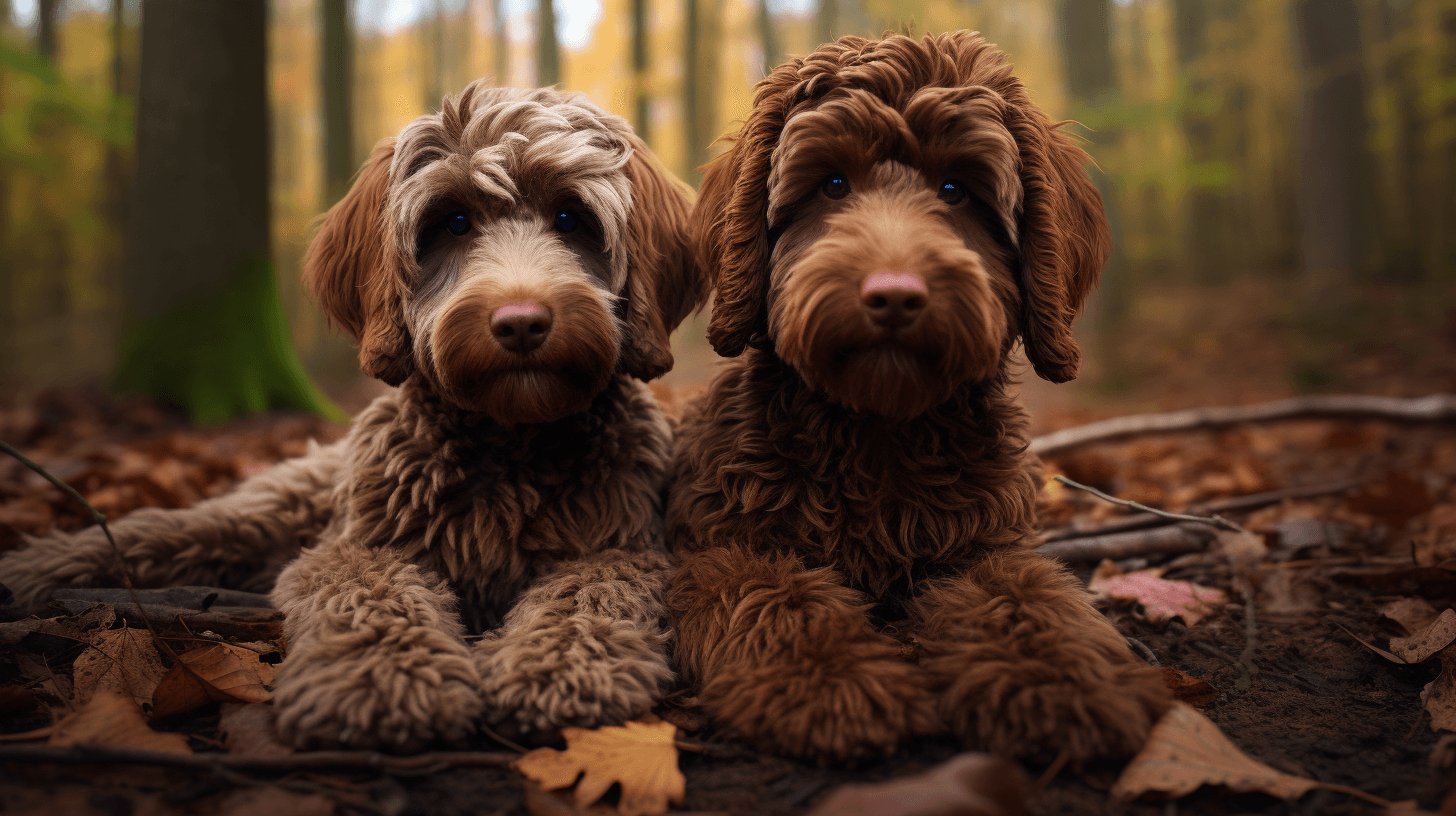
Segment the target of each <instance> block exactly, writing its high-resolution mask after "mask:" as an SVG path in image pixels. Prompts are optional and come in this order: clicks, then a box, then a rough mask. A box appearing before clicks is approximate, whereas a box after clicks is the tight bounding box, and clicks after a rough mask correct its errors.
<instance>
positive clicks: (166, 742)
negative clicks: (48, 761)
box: [50, 688, 192, 754]
mask: <svg viewBox="0 0 1456 816" xmlns="http://www.w3.org/2000/svg"><path fill="white" fill-rule="evenodd" d="M50 744H51V745H57V746H68V745H90V746H95V747H100V748H131V749H135V750H139V751H162V752H165V753H169V754H190V753H192V749H191V748H189V747H187V738H186V737H184V736H182V735H181V734H169V733H164V732H159V731H153V730H152V729H151V728H150V727H148V726H147V721H146V718H145V717H143V716H142V708H141V706H139V705H137V702H136V700H135V699H134V698H133V697H132V696H131V695H129V694H124V693H120V692H116V691H112V690H110V689H105V688H101V689H97V690H96V693H95V694H94V695H92V697H91V701H90V702H88V703H86V705H84V706H82V707H81V708H79V709H77V710H76V711H74V712H72V713H71V714H69V715H67V716H66V717H65V718H64V719H62V720H61V721H60V722H58V723H56V730H55V733H53V734H52V735H51V738H50Z"/></svg>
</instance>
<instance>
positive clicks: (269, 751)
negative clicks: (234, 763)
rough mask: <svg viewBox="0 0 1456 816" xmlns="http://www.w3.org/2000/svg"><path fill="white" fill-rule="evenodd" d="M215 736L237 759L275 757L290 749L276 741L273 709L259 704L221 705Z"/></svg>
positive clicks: (290, 751) (290, 747)
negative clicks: (237, 756) (216, 735)
mask: <svg viewBox="0 0 1456 816" xmlns="http://www.w3.org/2000/svg"><path fill="white" fill-rule="evenodd" d="M221 714H222V716H221V717H219V718H218V722H217V733H218V737H219V738H220V739H221V740H222V744H223V745H224V746H225V747H226V748H227V751H228V753H230V754H237V755H239V756H256V757H279V756H288V755H289V754H291V753H293V746H291V745H288V744H287V743H285V742H282V741H281V740H279V739H278V731H277V729H276V728H275V727H274V712H273V707H272V706H269V705H263V704H262V703H247V704H243V703H223V704H222V712H221Z"/></svg>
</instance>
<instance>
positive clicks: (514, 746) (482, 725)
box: [475, 723, 528, 754]
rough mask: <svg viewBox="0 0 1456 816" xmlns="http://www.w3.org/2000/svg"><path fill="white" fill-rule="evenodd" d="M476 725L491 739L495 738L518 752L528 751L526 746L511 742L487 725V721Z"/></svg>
mask: <svg viewBox="0 0 1456 816" xmlns="http://www.w3.org/2000/svg"><path fill="white" fill-rule="evenodd" d="M475 727H476V728H479V729H480V730H481V732H482V733H484V734H485V735H486V736H487V737H490V738H491V739H493V740H495V741H496V742H498V743H500V744H501V745H504V746H505V747H507V748H509V749H511V750H512V751H515V752H516V753H518V754H524V753H528V752H527V751H526V749H525V748H522V747H521V746H520V745H517V744H516V743H514V742H511V741H510V740H508V739H506V738H505V737H503V736H501V735H500V734H497V733H496V732H495V731H494V730H493V729H491V727H490V726H488V725H486V724H485V723H476V724H475Z"/></svg>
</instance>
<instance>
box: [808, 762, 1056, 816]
mask: <svg viewBox="0 0 1456 816" xmlns="http://www.w3.org/2000/svg"><path fill="white" fill-rule="evenodd" d="M1030 787H1031V784H1030V780H1028V779H1027V778H1026V775H1025V774H1024V773H1022V771H1021V768H1019V767H1017V766H1016V765H1014V764H1012V763H1011V762H1008V761H1007V760H1005V759H1002V758H1000V757H994V756H991V755H990V754H961V755H960V756H958V757H955V758H953V759H951V760H949V761H948V762H945V763H943V764H941V765H938V766H936V767H934V768H932V769H930V770H929V771H926V772H925V773H923V774H920V775H918V776H911V777H906V778H903V779H892V780H890V781H888V782H881V783H879V784H875V785H844V786H843V787H841V788H839V789H838V790H836V791H834V792H833V793H831V794H830V795H829V797H828V798H826V799H825V800H824V801H823V802H822V803H821V804H820V805H819V806H818V807H816V808H814V809H813V810H812V811H810V812H809V813H810V816H1021V814H1024V813H1026V794H1027V791H1028V789H1029V788H1030Z"/></svg>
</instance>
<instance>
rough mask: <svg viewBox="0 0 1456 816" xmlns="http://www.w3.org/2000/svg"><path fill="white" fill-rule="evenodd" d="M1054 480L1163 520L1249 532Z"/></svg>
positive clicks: (1219, 521)
mask: <svg viewBox="0 0 1456 816" xmlns="http://www.w3.org/2000/svg"><path fill="white" fill-rule="evenodd" d="M1052 478H1053V479H1055V480H1057V481H1059V482H1061V483H1062V484H1064V485H1066V486H1067V487H1075V488H1077V489H1078V490H1085V491H1087V492H1088V493H1091V494H1092V495H1094V496H1096V497H1097V498H1099V499H1102V500H1103V501H1107V502H1112V503H1113V504H1117V505H1121V506H1123V507H1131V508H1133V509H1134V510H1141V511H1143V512H1144V513H1152V514H1153V515H1155V516H1162V517H1163V518H1169V519H1175V520H1177V521H1196V522H1199V523H1200V524H1211V525H1213V526H1214V527H1218V528H1219V529H1222V530H1229V531H1231V532H1235V533H1247V532H1248V530H1245V529H1244V528H1242V527H1240V526H1239V525H1237V524H1234V523H1233V522H1232V521H1229V520H1228V519H1226V518H1224V517H1223V516H1190V515H1186V514H1184V513H1169V512H1168V511H1167V510H1159V509H1157V508H1156V507H1149V506H1147V505H1146V504H1140V503H1138V502H1135V501H1131V500H1129V499H1119V498H1117V497H1116V496H1109V495H1107V494H1106V493H1103V492H1102V491H1101V490H1098V489H1097V488H1095V487H1089V486H1088V485H1084V484H1082V483H1081V482H1074V481H1072V480H1071V479H1068V478H1067V477H1066V476H1053V477H1052Z"/></svg>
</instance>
